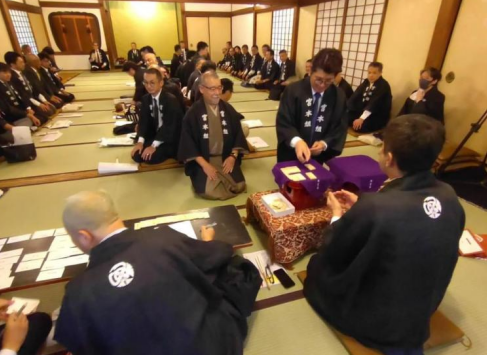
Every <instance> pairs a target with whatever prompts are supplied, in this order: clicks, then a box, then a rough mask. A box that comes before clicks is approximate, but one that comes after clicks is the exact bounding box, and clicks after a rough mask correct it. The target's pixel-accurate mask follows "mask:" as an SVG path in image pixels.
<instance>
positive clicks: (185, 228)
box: [169, 221, 198, 240]
mask: <svg viewBox="0 0 487 355" xmlns="http://www.w3.org/2000/svg"><path fill="white" fill-rule="evenodd" d="M169 228H171V229H174V230H175V231H177V232H179V233H182V234H184V235H187V236H188V237H190V238H191V239H195V240H196V239H198V237H197V236H196V233H195V232H194V228H193V225H192V224H191V221H184V222H179V223H174V224H170V225H169Z"/></svg>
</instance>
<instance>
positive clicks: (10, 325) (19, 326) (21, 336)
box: [2, 313, 29, 352]
mask: <svg viewBox="0 0 487 355" xmlns="http://www.w3.org/2000/svg"><path fill="white" fill-rule="evenodd" d="M28 331H29V321H28V320H27V317H26V316H25V314H23V313H22V314H20V315H19V316H17V314H16V313H13V314H11V315H10V316H9V317H8V320H7V325H6V327H5V333H4V335H3V344H2V349H9V350H13V351H15V352H18V351H19V350H20V347H21V346H22V344H23V343H24V340H25V337H26V336H27V332H28Z"/></svg>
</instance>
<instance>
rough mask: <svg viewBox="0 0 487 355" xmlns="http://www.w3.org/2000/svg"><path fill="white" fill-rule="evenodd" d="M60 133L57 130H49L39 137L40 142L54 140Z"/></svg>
mask: <svg viewBox="0 0 487 355" xmlns="http://www.w3.org/2000/svg"><path fill="white" fill-rule="evenodd" d="M62 135H63V134H62V133H61V132H59V131H51V132H48V133H46V135H45V136H44V137H43V138H42V139H41V142H42V143H46V142H55V141H57V140H58V139H59V138H61V136H62Z"/></svg>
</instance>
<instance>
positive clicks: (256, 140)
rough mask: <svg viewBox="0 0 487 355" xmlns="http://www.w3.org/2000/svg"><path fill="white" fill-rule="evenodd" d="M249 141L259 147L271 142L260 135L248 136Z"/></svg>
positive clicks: (264, 146)
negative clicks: (267, 141)
mask: <svg viewBox="0 0 487 355" xmlns="http://www.w3.org/2000/svg"><path fill="white" fill-rule="evenodd" d="M247 142H249V143H250V144H252V145H253V146H254V147H255V148H257V149H258V148H267V147H269V144H267V143H266V141H265V140H263V139H262V138H260V137H247Z"/></svg>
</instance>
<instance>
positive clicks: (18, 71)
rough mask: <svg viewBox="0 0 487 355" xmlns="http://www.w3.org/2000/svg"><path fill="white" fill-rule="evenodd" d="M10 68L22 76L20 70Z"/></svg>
mask: <svg viewBox="0 0 487 355" xmlns="http://www.w3.org/2000/svg"><path fill="white" fill-rule="evenodd" d="M10 69H12V70H13V71H14V72H16V73H17V74H19V75H20V76H22V75H21V73H20V70H17V69H14V68H10Z"/></svg>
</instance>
